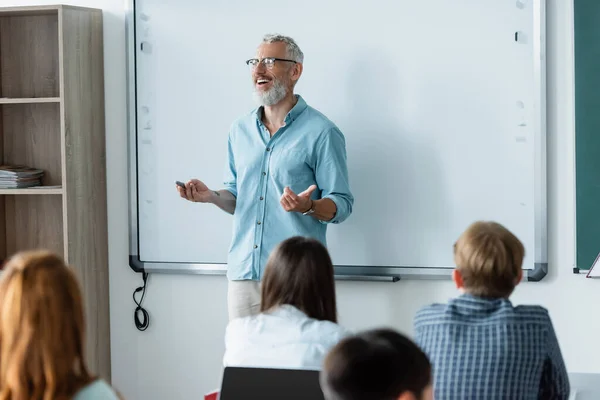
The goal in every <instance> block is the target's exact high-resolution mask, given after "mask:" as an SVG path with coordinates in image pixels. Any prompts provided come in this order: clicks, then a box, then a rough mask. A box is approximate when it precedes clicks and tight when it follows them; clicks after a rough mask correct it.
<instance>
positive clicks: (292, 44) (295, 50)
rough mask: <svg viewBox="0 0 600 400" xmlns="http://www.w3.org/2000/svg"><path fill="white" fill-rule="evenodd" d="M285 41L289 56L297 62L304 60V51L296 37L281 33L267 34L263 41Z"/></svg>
mask: <svg viewBox="0 0 600 400" xmlns="http://www.w3.org/2000/svg"><path fill="white" fill-rule="evenodd" d="M276 42H283V43H285V45H286V47H287V53H288V57H289V58H290V59H292V60H294V61H296V62H299V63H303V62H304V53H302V50H300V47H299V46H298V44H297V43H296V41H295V40H294V39H292V38H291V37H289V36H284V35H279V34H267V35H265V36H264V37H263V43H276Z"/></svg>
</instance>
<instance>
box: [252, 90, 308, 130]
mask: <svg viewBox="0 0 600 400" xmlns="http://www.w3.org/2000/svg"><path fill="white" fill-rule="evenodd" d="M295 96H296V99H297V101H296V104H295V105H294V107H292V109H291V110H290V111H289V112H288V114H287V115H286V117H285V120H284V122H285V124H286V125H289V124H290V123H292V122H294V120H296V118H298V116H299V115H300V114H302V112H303V111H304V110H306V107H308V104H306V101H305V100H304V99H303V98H302V96H300V95H299V94H297V95H295ZM263 109H264V107H263V106H260V107H258V108H257V109H256V110H254V116H255V117H256V119H257V120H258V121H259V122H260V120H261V119H262V113H263Z"/></svg>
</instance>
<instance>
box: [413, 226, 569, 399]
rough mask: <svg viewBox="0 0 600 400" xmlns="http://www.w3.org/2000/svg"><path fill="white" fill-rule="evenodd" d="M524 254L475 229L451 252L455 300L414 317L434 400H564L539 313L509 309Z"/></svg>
mask: <svg viewBox="0 0 600 400" xmlns="http://www.w3.org/2000/svg"><path fill="white" fill-rule="evenodd" d="M524 254H525V250H524V248H523V245H522V243H521V242H520V241H519V240H518V239H517V238H516V237H515V236H514V235H513V234H512V233H511V232H509V231H508V230H507V229H506V228H504V227H503V226H502V225H500V224H498V223H494V222H483V221H479V222H476V223H474V224H472V225H471V226H470V227H469V228H468V229H467V230H466V231H465V232H464V233H463V234H462V235H461V236H460V238H459V239H458V241H457V242H456V244H455V245H454V260H455V264H456V269H455V270H454V272H453V275H452V278H453V280H454V282H455V284H456V287H457V288H458V289H459V291H460V292H461V293H462V294H461V295H460V296H459V297H457V298H455V299H453V300H451V301H450V302H449V303H448V304H434V305H431V306H429V307H425V308H424V309H423V310H421V311H419V312H418V313H417V315H416V317H415V339H416V341H417V343H418V344H419V345H420V346H421V347H422V348H423V350H425V353H427V355H428V356H429V359H430V360H431V363H432V365H433V370H434V391H435V397H436V398H439V399H448V400H452V399H461V400H464V399H486V400H495V399H498V400H500V399H538V398H539V399H568V397H569V391H570V387H569V380H568V376H567V371H566V369H565V364H564V362H563V358H562V355H561V351H560V347H559V345H558V340H557V338H556V335H555V333H554V328H553V326H552V322H551V320H550V316H549V315H548V311H547V310H545V309H544V308H542V307H540V306H513V305H512V303H511V302H510V300H509V299H508V297H509V296H510V295H511V293H512V292H513V290H514V288H515V286H516V285H517V284H518V283H519V281H520V280H521V278H522V270H521V265H522V263H523V257H524Z"/></svg>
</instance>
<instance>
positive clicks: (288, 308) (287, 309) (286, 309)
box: [268, 304, 307, 318]
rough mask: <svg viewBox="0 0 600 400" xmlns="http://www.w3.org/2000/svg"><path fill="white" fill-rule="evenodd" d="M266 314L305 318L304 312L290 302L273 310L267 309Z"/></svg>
mask: <svg viewBox="0 0 600 400" xmlns="http://www.w3.org/2000/svg"><path fill="white" fill-rule="evenodd" d="M268 314H270V315H275V316H279V317H281V316H288V317H289V316H293V317H298V318H307V316H306V314H305V313H303V312H302V311H300V310H299V309H297V308H296V307H294V306H293V305H291V304H282V305H280V306H277V307H276V308H274V309H273V310H271V311H269V312H268Z"/></svg>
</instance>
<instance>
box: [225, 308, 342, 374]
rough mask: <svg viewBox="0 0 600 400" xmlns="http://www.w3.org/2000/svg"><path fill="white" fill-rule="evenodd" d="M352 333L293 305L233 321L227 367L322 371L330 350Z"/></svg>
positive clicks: (228, 333)
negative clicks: (310, 315)
mask: <svg viewBox="0 0 600 400" xmlns="http://www.w3.org/2000/svg"><path fill="white" fill-rule="evenodd" d="M350 334H351V332H350V331H349V330H347V329H345V328H343V327H341V326H340V325H338V324H335V323H333V322H330V321H319V320H316V319H312V318H308V317H307V316H306V314H304V313H303V312H302V311H300V310H298V309H297V308H296V307H293V306H291V305H283V306H280V307H278V308H277V309H275V310H273V311H271V312H268V313H261V314H258V315H253V316H249V317H244V318H238V319H234V320H232V321H231V322H230V323H229V325H228V326H227V330H226V332H225V356H224V358H223V364H224V365H225V366H237V367H263V368H291V369H317V370H320V369H321V366H322V363H323V359H324V358H325V356H326V355H327V352H328V351H329V350H330V349H331V348H332V347H333V346H335V345H336V344H337V343H338V342H339V341H340V340H341V339H343V338H344V337H346V336H348V335H350Z"/></svg>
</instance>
